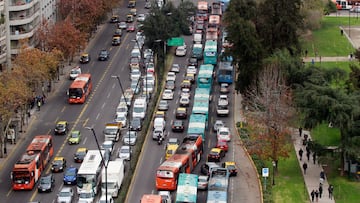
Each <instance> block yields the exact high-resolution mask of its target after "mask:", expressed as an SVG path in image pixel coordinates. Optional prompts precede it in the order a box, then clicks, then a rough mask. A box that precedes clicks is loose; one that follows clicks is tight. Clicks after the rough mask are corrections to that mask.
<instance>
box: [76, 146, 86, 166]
mask: <svg viewBox="0 0 360 203" xmlns="http://www.w3.org/2000/svg"><path fill="white" fill-rule="evenodd" d="M87 152H88V150H87V148H85V147H81V148H78V149H77V150H76V152H75V154H74V161H75V162H76V163H82V162H83V160H84V158H85V155H86V153H87Z"/></svg>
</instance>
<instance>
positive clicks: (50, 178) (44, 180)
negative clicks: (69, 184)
mask: <svg viewBox="0 0 360 203" xmlns="http://www.w3.org/2000/svg"><path fill="white" fill-rule="evenodd" d="M54 187H55V178H54V175H53V174H49V175H45V176H43V177H41V178H40V180H39V185H38V192H52V190H53V188H54Z"/></svg>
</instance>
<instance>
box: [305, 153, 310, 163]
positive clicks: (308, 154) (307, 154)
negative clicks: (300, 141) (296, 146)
mask: <svg viewBox="0 0 360 203" xmlns="http://www.w3.org/2000/svg"><path fill="white" fill-rule="evenodd" d="M306 157H307V160H308V161H310V151H307V152H306Z"/></svg>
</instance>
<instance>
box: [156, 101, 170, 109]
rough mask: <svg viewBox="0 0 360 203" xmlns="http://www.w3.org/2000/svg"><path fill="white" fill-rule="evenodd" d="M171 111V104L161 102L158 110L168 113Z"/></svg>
mask: <svg viewBox="0 0 360 203" xmlns="http://www.w3.org/2000/svg"><path fill="white" fill-rule="evenodd" d="M168 109H169V103H168V101H166V100H160V102H159V106H158V110H159V111H167V110H168Z"/></svg>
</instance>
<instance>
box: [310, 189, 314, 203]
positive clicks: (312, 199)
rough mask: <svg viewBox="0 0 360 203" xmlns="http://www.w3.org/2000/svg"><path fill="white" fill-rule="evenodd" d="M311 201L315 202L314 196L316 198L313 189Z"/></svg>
mask: <svg viewBox="0 0 360 203" xmlns="http://www.w3.org/2000/svg"><path fill="white" fill-rule="evenodd" d="M310 195H311V202H314V198H315V190H312V191H311V193H310Z"/></svg>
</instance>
